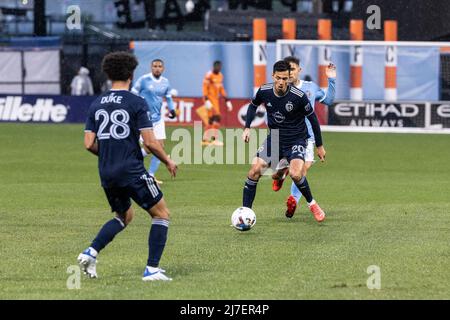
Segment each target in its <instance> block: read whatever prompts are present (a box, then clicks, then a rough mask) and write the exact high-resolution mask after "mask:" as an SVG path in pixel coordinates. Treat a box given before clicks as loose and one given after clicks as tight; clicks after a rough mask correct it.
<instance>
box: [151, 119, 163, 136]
mask: <svg viewBox="0 0 450 320" xmlns="http://www.w3.org/2000/svg"><path fill="white" fill-rule="evenodd" d="M153 133H154V134H155V138H156V139H157V140H165V139H166V123H165V122H164V120H163V119H161V120H159V121H158V122H154V123H153Z"/></svg>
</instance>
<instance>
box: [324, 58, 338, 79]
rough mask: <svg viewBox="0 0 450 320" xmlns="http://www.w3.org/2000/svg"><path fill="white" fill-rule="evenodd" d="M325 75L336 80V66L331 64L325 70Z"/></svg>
mask: <svg viewBox="0 0 450 320" xmlns="http://www.w3.org/2000/svg"><path fill="white" fill-rule="evenodd" d="M325 74H326V75H327V78H336V65H334V64H333V63H332V62H330V64H329V65H328V66H327V68H326V70H325Z"/></svg>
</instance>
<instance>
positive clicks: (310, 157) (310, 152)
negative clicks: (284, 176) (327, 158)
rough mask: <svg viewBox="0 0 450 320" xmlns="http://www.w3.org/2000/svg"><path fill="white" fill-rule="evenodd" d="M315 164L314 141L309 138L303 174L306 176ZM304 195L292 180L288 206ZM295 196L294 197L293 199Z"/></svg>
mask: <svg viewBox="0 0 450 320" xmlns="http://www.w3.org/2000/svg"><path fill="white" fill-rule="evenodd" d="M313 164H314V142H313V141H312V140H308V142H307V145H306V152H305V164H304V166H303V172H302V175H303V176H305V177H306V174H307V173H308V170H309V168H311V166H312V165H313ZM301 197H302V193H301V192H300V190H298V188H297V186H296V185H295V183H294V182H292V185H291V195H290V196H289V198H288V200H287V202H286V206H287V207H288V208H289V207H291V208H292V206H293V201H295V204H298V203H299V201H300V198H301ZM292 198H293V199H292Z"/></svg>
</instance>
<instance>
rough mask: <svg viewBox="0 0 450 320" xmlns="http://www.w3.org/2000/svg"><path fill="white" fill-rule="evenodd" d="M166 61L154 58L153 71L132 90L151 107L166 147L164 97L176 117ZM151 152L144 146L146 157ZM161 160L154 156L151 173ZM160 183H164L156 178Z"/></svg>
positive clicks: (171, 117) (170, 114)
mask: <svg viewBox="0 0 450 320" xmlns="http://www.w3.org/2000/svg"><path fill="white" fill-rule="evenodd" d="M163 72H164V61H162V60H161V59H154V60H153V61H152V63H151V73H148V74H145V75H143V76H142V77H140V78H139V79H138V80H137V81H136V82H135V84H134V86H133V88H132V89H131V92H133V93H135V94H137V95H139V96H141V97H143V98H144V99H145V101H147V104H148V106H149V109H150V114H151V120H152V123H153V131H154V133H155V137H156V139H157V140H158V141H159V143H160V144H161V146H162V147H163V148H164V140H165V139H166V125H165V122H164V114H163V111H162V104H163V98H164V97H165V98H166V101H167V106H168V108H169V118H170V119H173V118H175V117H176V112H175V106H174V104H173V99H172V89H171V87H170V83H169V80H167V78H165V77H163V76H162V74H163ZM148 154H149V150H146V149H145V146H144V148H142V155H143V156H144V157H145V156H147V155H148ZM160 163H161V161H160V160H159V159H158V158H157V157H152V160H151V161H150V167H149V169H148V172H149V174H150V175H151V176H152V177H155V172H156V171H157V170H158V167H159V164H160ZM155 181H156V182H157V183H158V184H162V181H159V180H157V179H156V178H155Z"/></svg>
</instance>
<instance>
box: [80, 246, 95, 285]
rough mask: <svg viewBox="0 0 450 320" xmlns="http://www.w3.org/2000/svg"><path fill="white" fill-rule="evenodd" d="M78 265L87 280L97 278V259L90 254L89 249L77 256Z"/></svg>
mask: <svg viewBox="0 0 450 320" xmlns="http://www.w3.org/2000/svg"><path fill="white" fill-rule="evenodd" d="M78 263H79V264H80V267H81V270H83V272H84V274H85V275H87V276H88V277H89V278H97V270H96V266H97V258H96V257H94V256H93V255H92V254H91V251H90V249H89V248H88V249H86V250H84V251H83V252H82V253H80V254H79V255H78Z"/></svg>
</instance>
